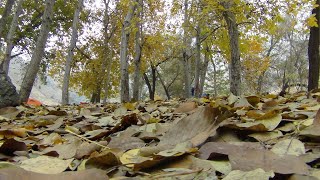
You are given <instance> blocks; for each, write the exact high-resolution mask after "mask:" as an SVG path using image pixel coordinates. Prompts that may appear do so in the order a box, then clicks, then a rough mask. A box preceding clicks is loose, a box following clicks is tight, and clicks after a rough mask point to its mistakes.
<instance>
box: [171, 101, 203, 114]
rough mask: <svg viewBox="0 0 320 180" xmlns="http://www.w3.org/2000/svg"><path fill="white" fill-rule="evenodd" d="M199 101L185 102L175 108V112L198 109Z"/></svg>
mask: <svg viewBox="0 0 320 180" xmlns="http://www.w3.org/2000/svg"><path fill="white" fill-rule="evenodd" d="M197 107H198V106H197V103H196V102H185V103H182V104H180V105H179V107H178V108H177V109H175V110H174V112H173V113H187V112H190V111H192V110H194V109H196V108H197Z"/></svg>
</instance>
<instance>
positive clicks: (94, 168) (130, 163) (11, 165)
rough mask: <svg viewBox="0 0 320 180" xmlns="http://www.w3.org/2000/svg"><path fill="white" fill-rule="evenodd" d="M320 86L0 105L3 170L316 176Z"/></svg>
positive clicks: (20, 173) (32, 174) (56, 174)
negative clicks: (287, 91)
mask: <svg viewBox="0 0 320 180" xmlns="http://www.w3.org/2000/svg"><path fill="white" fill-rule="evenodd" d="M319 96H320V93H317V92H314V93H310V94H309V95H308V96H307V95H306V94H305V93H297V94H294V95H290V96H288V97H281V96H276V95H266V96H248V97H236V96H233V95H231V96H229V97H219V98H216V99H190V100H188V101H184V102H182V101H177V100H172V101H161V100H159V101H156V102H138V103H125V104H106V105H90V104H86V105H79V106H60V107H47V106H40V107H30V106H19V107H16V108H15V107H7V108H3V109H0V123H1V124H0V125H1V128H0V179H108V178H110V179H125V178H136V179H226V180H228V179H272V178H275V179H276V178H280V179H317V178H319V177H320V170H319V169H318V167H319V162H320V144H319V140H320V110H319V108H320V103H319V102H318V101H317V99H320V98H319Z"/></svg>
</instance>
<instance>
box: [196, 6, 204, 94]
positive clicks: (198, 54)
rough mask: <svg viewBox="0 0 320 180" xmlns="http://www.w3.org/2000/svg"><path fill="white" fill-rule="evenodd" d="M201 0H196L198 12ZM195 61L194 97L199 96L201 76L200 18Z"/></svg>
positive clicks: (199, 11) (197, 29) (197, 28)
mask: <svg viewBox="0 0 320 180" xmlns="http://www.w3.org/2000/svg"><path fill="white" fill-rule="evenodd" d="M200 3H201V0H198V14H200V13H201V8H200ZM196 31H197V33H196V63H195V71H194V72H195V76H194V93H195V97H197V98H199V97H200V96H201V83H200V76H201V74H200V73H201V69H202V68H201V65H202V63H201V39H200V38H201V37H200V35H201V27H200V18H199V20H198V24H197V27H196Z"/></svg>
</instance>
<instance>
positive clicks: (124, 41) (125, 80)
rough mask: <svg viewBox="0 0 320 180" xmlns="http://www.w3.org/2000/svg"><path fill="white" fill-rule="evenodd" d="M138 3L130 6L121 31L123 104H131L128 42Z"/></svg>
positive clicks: (135, 2) (121, 91)
mask: <svg viewBox="0 0 320 180" xmlns="http://www.w3.org/2000/svg"><path fill="white" fill-rule="evenodd" d="M136 4H137V1H134V2H133V3H131V4H130V7H129V10H128V12H127V15H126V17H125V19H124V23H123V25H122V31H121V44H120V99H121V102H129V101H130V95H129V72H128V66H129V63H128V54H127V51H128V41H129V36H130V29H129V27H130V24H131V20H132V18H133V14H134V11H135V9H136Z"/></svg>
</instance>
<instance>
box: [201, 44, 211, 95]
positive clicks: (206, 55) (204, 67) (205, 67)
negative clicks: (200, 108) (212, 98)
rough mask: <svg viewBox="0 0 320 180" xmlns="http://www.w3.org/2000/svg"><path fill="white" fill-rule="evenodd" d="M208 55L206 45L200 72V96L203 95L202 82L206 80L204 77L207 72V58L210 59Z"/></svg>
mask: <svg viewBox="0 0 320 180" xmlns="http://www.w3.org/2000/svg"><path fill="white" fill-rule="evenodd" d="M209 53H210V49H209V46H208V45H206V51H205V54H204V62H203V65H202V68H201V72H200V95H202V94H203V88H204V82H205V80H206V75H207V70H208V65H209V57H210V55H209Z"/></svg>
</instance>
